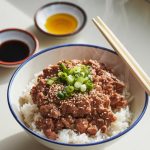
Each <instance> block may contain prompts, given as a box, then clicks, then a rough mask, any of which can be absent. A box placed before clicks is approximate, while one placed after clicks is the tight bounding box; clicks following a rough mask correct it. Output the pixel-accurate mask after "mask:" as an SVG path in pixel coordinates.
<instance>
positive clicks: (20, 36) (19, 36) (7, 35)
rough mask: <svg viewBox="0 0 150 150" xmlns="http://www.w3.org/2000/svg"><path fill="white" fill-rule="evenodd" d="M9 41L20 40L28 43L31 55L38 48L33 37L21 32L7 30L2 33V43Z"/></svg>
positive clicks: (0, 39)
mask: <svg viewBox="0 0 150 150" xmlns="http://www.w3.org/2000/svg"><path fill="white" fill-rule="evenodd" d="M9 40H19V41H22V42H24V43H26V44H27V45H28V47H29V50H30V53H29V54H32V53H33V51H34V50H35V48H36V43H35V40H34V39H33V37H32V36H31V35H30V34H28V33H27V32H24V31H21V30H5V31H4V32H1V33H0V41H1V42H2V43H3V42H5V41H9Z"/></svg>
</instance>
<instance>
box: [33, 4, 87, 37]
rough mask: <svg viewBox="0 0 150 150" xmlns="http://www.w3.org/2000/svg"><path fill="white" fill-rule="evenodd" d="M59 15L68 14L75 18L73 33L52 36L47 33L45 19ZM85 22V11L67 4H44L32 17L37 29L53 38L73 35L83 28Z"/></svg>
mask: <svg viewBox="0 0 150 150" xmlns="http://www.w3.org/2000/svg"><path fill="white" fill-rule="evenodd" d="M60 13H63V14H69V15H72V16H74V17H75V18H76V20H77V22H78V25H77V28H76V29H75V31H74V32H71V33H66V34H53V33H50V32H48V31H47V29H46V28H45V22H46V20H47V18H48V17H49V16H52V15H54V14H60ZM86 20H87V16H86V13H85V11H84V10H83V9H82V8H81V7H79V6H77V5H75V4H72V3H68V2H54V3H49V4H46V5H44V6H42V7H41V8H39V9H38V10H37V12H36V14H35V16H34V22H35V25H36V26H37V28H38V29H39V30H41V31H42V32H43V33H46V34H48V35H51V36H55V37H62V36H63V37H64V36H69V35H74V34H76V33H78V32H79V31H81V30H82V29H83V27H84V26H85V24H86Z"/></svg>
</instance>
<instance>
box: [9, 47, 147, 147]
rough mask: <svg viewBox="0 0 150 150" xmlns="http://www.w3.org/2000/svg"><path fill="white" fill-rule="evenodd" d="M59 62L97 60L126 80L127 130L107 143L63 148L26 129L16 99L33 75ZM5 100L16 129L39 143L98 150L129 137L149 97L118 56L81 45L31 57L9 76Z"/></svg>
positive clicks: (101, 49) (109, 51)
mask: <svg viewBox="0 0 150 150" xmlns="http://www.w3.org/2000/svg"><path fill="white" fill-rule="evenodd" d="M62 59H97V60H98V61H100V62H103V63H105V64H107V65H108V66H112V67H113V68H114V70H115V71H116V72H120V73H121V74H122V76H125V78H126V79H127V80H128V82H129V89H130V92H131V93H132V95H133V97H134V100H133V101H132V103H131V111H132V112H133V121H132V123H131V126H130V127H129V128H128V129H126V130H125V131H123V132H121V133H119V134H117V135H115V136H113V137H111V138H109V139H106V140H103V141H100V142H96V143H89V144H65V143H61V142H56V141H53V140H50V139H47V138H45V137H42V136H40V135H38V134H37V133H35V132H33V131H32V130H31V129H29V128H27V127H26V126H25V124H24V123H23V121H22V119H21V117H20V113H19V102H18V99H19V96H20V95H21V94H22V91H23V90H24V89H25V87H26V86H27V84H28V83H29V82H30V81H31V79H33V78H34V76H33V75H34V74H35V73H38V72H40V71H41V70H43V68H45V67H47V66H48V65H49V64H55V63H57V62H58V61H60V60H62ZM16 91H17V92H16ZM7 96H8V104H9V108H10V110H11V112H12V114H13V116H14V117H15V119H16V121H17V122H18V123H19V125H20V126H21V127H23V128H24V129H25V131H27V133H29V134H30V135H31V136H32V137H34V138H35V139H37V140H38V141H39V142H40V143H42V144H43V145H45V146H47V147H49V148H52V149H56V150H58V149H61V150H70V149H72V150H77V149H82V150H91V149H92V150H96V149H97V150H98V149H101V148H104V147H106V146H108V145H110V144H112V143H113V142H115V141H116V139H119V137H122V136H123V135H124V134H126V133H128V132H129V131H130V130H131V129H132V128H133V127H134V126H135V125H137V124H138V122H139V121H140V120H141V118H142V117H143V115H144V113H145V111H146V108H147V104H148V96H147V95H146V93H145V91H144V90H143V88H142V87H141V85H140V84H139V83H138V82H137V80H136V79H135V78H134V77H133V76H132V74H130V72H129V70H128V67H127V66H126V65H125V64H124V63H123V61H122V60H121V59H120V57H119V56H118V55H116V54H115V53H114V52H112V51H111V50H108V49H106V48H102V47H98V46H93V45H83V44H70V45H62V46H57V47H53V48H48V49H46V50H44V51H41V52H39V53H37V54H35V55H34V56H32V57H30V58H29V59H28V60H27V61H26V62H24V63H23V64H22V65H21V66H20V67H19V68H18V69H17V70H16V72H15V73H14V75H13V76H12V78H11V80H10V83H9V86H8V93H7ZM131 142H133V141H131ZM119 146H120V145H119Z"/></svg>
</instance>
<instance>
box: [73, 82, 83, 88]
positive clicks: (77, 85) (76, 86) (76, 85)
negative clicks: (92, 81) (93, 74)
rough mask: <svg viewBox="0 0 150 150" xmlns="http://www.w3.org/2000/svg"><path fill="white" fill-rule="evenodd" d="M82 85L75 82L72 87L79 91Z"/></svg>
mask: <svg viewBox="0 0 150 150" xmlns="http://www.w3.org/2000/svg"><path fill="white" fill-rule="evenodd" d="M81 85H82V83H81V82H75V84H74V87H75V88H77V89H79V88H80V87H81Z"/></svg>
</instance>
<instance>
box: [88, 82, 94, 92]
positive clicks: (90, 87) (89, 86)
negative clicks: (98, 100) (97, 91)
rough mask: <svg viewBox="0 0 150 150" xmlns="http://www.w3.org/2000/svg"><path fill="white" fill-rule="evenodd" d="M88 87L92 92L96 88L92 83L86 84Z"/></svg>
mask: <svg viewBox="0 0 150 150" xmlns="http://www.w3.org/2000/svg"><path fill="white" fill-rule="evenodd" d="M86 86H87V90H88V91H90V90H92V89H93V87H94V85H93V83H92V82H87V83H86Z"/></svg>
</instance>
